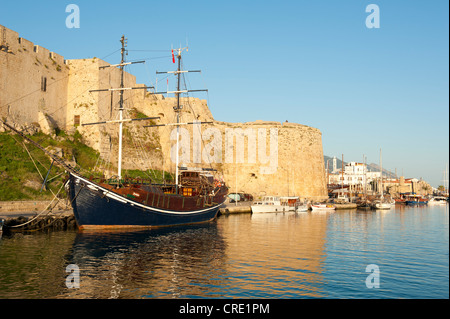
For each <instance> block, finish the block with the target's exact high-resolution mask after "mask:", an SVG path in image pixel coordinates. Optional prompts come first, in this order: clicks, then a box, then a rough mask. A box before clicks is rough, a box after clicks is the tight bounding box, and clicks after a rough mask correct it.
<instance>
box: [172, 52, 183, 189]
mask: <svg viewBox="0 0 450 319" xmlns="http://www.w3.org/2000/svg"><path fill="white" fill-rule="evenodd" d="M181 50H182V49H181V48H180V49H178V50H177V51H178V54H177V59H178V68H177V91H176V93H175V96H176V97H177V106H176V107H175V108H174V110H175V112H176V113H177V155H176V161H175V162H176V164H175V165H176V166H175V194H178V165H179V149H178V147H179V145H178V143H179V140H180V125H179V123H180V111H181V109H182V108H183V107H182V106H181V105H180V81H181V77H180V75H181Z"/></svg>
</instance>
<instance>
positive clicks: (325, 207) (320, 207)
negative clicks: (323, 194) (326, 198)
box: [311, 204, 336, 211]
mask: <svg viewBox="0 0 450 319" xmlns="http://www.w3.org/2000/svg"><path fill="white" fill-rule="evenodd" d="M311 209H312V211H334V210H335V209H336V207H334V205H331V204H311Z"/></svg>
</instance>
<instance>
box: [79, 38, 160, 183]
mask: <svg viewBox="0 0 450 319" xmlns="http://www.w3.org/2000/svg"><path fill="white" fill-rule="evenodd" d="M120 43H121V44H122V48H121V50H120V51H121V56H122V57H121V61H120V64H110V65H103V66H100V67H99V70H102V69H106V68H109V67H116V66H118V67H119V68H120V88H109V89H96V90H89V92H90V93H91V92H108V91H109V92H111V93H112V92H114V91H119V97H120V99H119V119H118V120H108V121H99V122H93V123H82V124H81V126H88V125H98V124H108V123H119V151H118V160H117V162H118V163H117V177H118V180H117V185H119V184H120V180H121V179H122V142H123V141H122V139H123V123H124V122H131V121H143V120H153V119H159V116H157V117H145V118H139V119H124V118H123V111H124V108H123V91H125V90H146V89H154V87H153V86H137V87H127V88H126V87H124V73H125V71H124V66H125V65H129V64H136V63H145V61H134V62H125V53H126V50H125V47H126V46H127V39H126V38H125V35H122V37H121V38H120ZM111 96H112V95H111Z"/></svg>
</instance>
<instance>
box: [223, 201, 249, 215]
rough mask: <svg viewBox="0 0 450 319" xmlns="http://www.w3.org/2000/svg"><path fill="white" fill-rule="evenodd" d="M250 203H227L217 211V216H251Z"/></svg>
mask: <svg viewBox="0 0 450 319" xmlns="http://www.w3.org/2000/svg"><path fill="white" fill-rule="evenodd" d="M251 204H252V202H238V203H227V204H223V205H222V207H221V208H220V209H219V215H228V214H251V213H252V208H251Z"/></svg>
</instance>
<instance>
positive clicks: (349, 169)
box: [328, 162, 381, 191]
mask: <svg viewBox="0 0 450 319" xmlns="http://www.w3.org/2000/svg"><path fill="white" fill-rule="evenodd" d="M333 173H334V172H333ZM380 175H381V173H380V172H368V171H367V165H365V164H363V163H357V162H350V163H347V164H346V165H345V167H344V174H342V171H340V170H339V171H337V172H336V173H334V174H328V184H338V185H357V186H358V187H364V185H367V190H368V191H370V190H371V185H370V182H372V181H373V180H374V179H379V178H380Z"/></svg>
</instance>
